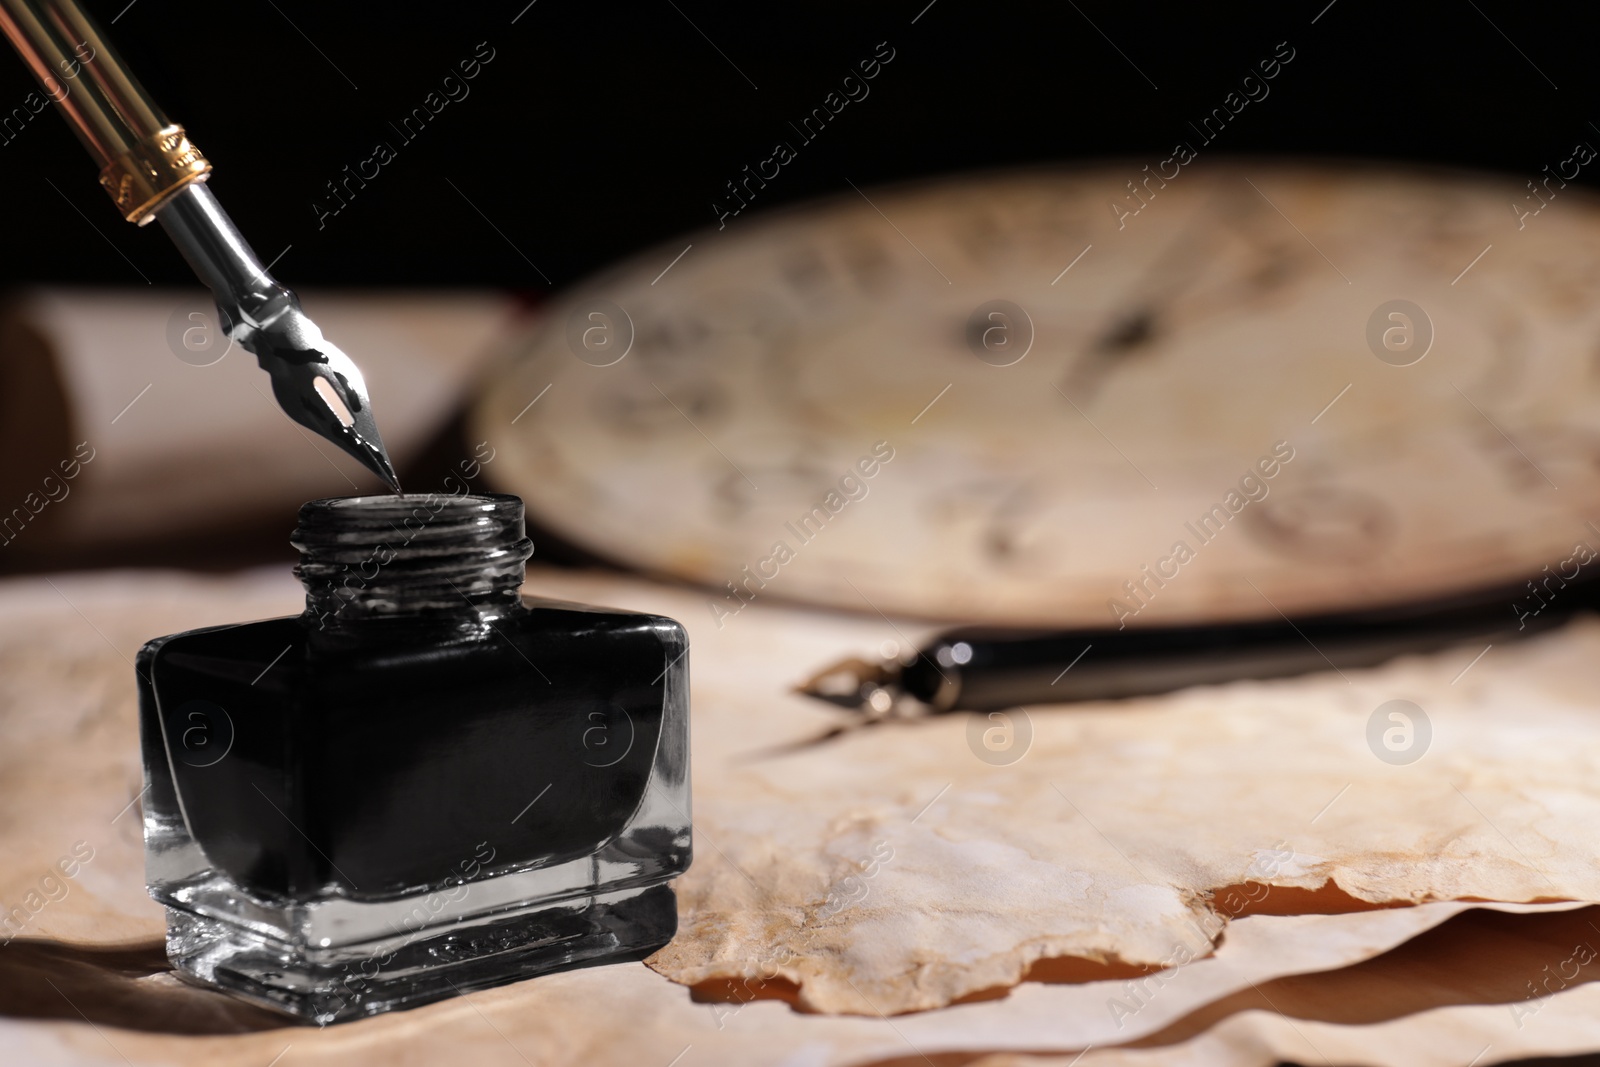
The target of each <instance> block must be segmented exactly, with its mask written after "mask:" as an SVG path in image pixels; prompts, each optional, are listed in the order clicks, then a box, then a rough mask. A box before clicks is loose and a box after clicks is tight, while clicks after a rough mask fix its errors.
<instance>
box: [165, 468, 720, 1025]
mask: <svg viewBox="0 0 1600 1067" xmlns="http://www.w3.org/2000/svg"><path fill="white" fill-rule="evenodd" d="M294 544H295V546H296V547H297V548H298V549H299V550H300V553H301V559H300V564H299V566H298V567H297V568H296V573H297V574H298V575H299V577H300V579H301V582H302V583H303V584H304V585H305V589H306V610H305V612H304V613H303V614H301V615H298V616H292V617H288V618H281V619H273V620H270V621H266V622H251V623H244V624H242V625H237V626H223V627H211V628H208V629H203V630H191V631H188V632H186V633H181V634H174V635H172V636H170V637H162V638H158V639H156V640H154V641H151V642H149V643H148V644H147V645H145V646H144V648H143V649H142V650H141V651H140V653H139V657H138V663H137V667H138V674H139V687H140V713H139V714H140V737H141V746H142V750H143V757H144V771H145V786H146V792H145V794H144V797H145V800H144V826H145V853H146V873H147V880H148V882H149V891H150V895H151V896H152V897H154V898H155V899H156V900H157V901H158V902H160V903H161V904H163V905H165V906H166V909H167V955H168V957H169V958H170V959H171V961H172V963H173V965H174V966H176V967H177V968H178V969H179V971H180V972H181V973H182V974H183V975H185V976H187V977H189V978H191V979H195V980H198V981H200V982H202V983H205V984H209V985H212V986H217V987H221V988H223V989H226V990H229V991H231V992H234V993H236V994H239V995H241V996H244V997H246V998H248V999H251V1000H254V1001H257V1002H259V1003H264V1004H267V1005H269V1006H273V1007H276V1008H279V1009H281V1010H284V1011H287V1012H289V1013H291V1014H293V1015H296V1016H299V1017H301V1018H302V1019H305V1020H307V1021H315V1022H319V1023H324V1022H331V1021H335V1020H339V1019H346V1018H354V1017H358V1016H362V1015H370V1014H374V1013H377V1012H381V1011H388V1010H391V1009H395V1008H405V1007H412V1006H415V1005H418V1004H423V1003H426V1002H428V1001H431V1000H437V999H439V998H441V997H446V996H451V995H453V994H455V993H458V992H467V991H470V990H472V989H480V988H484V987H486V986H490V985H497V984H500V983H503V982H508V981H514V980H516V979H519V978H523V977H527V976H530V975H534V974H538V973H541V972H544V971H549V970H552V969H556V968H559V967H563V966H567V965H571V964H576V963H580V962H586V961H602V960H620V959H639V958H642V957H643V956H645V955H647V954H648V953H650V952H651V951H653V950H655V949H657V948H659V947H661V946H662V945H664V944H666V943H667V942H668V941H669V940H671V938H672V935H673V934H674V933H675V932H676V929H677V911H676V905H675V900H674V895H673V891H672V887H671V886H670V885H668V884H667V883H668V881H669V880H670V879H672V878H673V877H675V876H676V875H679V874H681V873H683V872H684V871H685V870H686V869H687V868H688V866H689V862H690V856H691V845H690V820H689V750H688V740H689V738H688V714H689V707H688V693H689V689H688V638H687V637H686V635H685V633H684V630H683V627H682V626H680V625H679V624H678V623H677V622H674V621H673V620H671V619H668V618H664V617H661V616H657V615H648V614H639V613H634V612H626V611H618V610H611V609H604V608H594V607H586V606H584V605H580V604H570V603H565V602H560V601H554V600H539V599H530V600H528V601H526V602H524V601H523V600H522V599H521V598H520V597H519V595H518V588H519V587H520V585H521V584H522V577H523V565H524V563H525V562H526V560H527V558H528V556H529V555H530V554H531V553H532V551H533V546H532V543H531V542H530V541H529V540H528V539H527V537H526V536H525V534H524V528H523V509H522V501H521V500H520V499H518V498H517V497H513V496H501V495H481V496H464V495H454V494H438V495H426V496H425V495H407V496H384V497H376V496H374V497H351V498H344V499H331V500H317V501H313V502H311V503H309V504H306V505H305V506H304V507H303V508H301V510H300V519H299V526H298V528H297V530H296V531H295V536H294Z"/></svg>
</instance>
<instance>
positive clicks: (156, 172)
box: [100, 125, 211, 223]
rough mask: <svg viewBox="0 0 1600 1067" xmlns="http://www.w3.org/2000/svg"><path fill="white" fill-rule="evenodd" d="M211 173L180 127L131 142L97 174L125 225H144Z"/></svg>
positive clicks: (173, 127) (164, 128)
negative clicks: (170, 200) (169, 201)
mask: <svg viewBox="0 0 1600 1067" xmlns="http://www.w3.org/2000/svg"><path fill="white" fill-rule="evenodd" d="M209 173H211V164H210V162H208V161H207V160H206V157H205V156H203V155H201V154H200V149H198V148H196V147H195V146H194V143H193V142H192V141H190V140H189V137H188V135H187V134H185V133H184V132H183V127H182V126H178V125H171V126H164V127H162V128H161V129H159V130H157V131H156V132H155V133H153V134H149V135H148V136H146V137H144V138H142V139H141V140H139V141H137V142H135V143H134V144H133V145H132V146H131V147H130V148H129V149H128V150H127V151H126V152H124V153H122V154H121V155H120V156H118V157H117V158H115V159H113V160H112V161H111V162H109V163H107V164H106V165H105V166H104V167H103V168H102V169H101V171H100V185H101V186H102V187H103V188H104V189H105V191H106V192H107V193H109V194H110V195H111V199H112V200H113V201H115V202H116V205H117V210H118V211H120V212H122V217H123V218H125V219H127V220H128V221H129V222H140V223H142V222H144V221H145V219H146V218H147V217H148V216H149V214H150V213H151V212H152V211H154V210H155V209H156V208H158V207H160V206H161V205H162V204H163V203H165V202H166V200H167V198H168V197H170V196H171V195H172V194H173V193H176V192H177V191H178V190H180V189H182V188H183V187H184V186H186V185H188V184H189V183H190V182H192V181H198V180H201V179H203V178H205V176H206V175H207V174H209Z"/></svg>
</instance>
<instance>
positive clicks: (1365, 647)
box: [799, 578, 1600, 719]
mask: <svg viewBox="0 0 1600 1067" xmlns="http://www.w3.org/2000/svg"><path fill="white" fill-rule="evenodd" d="M1528 584H1529V585H1530V586H1531V585H1532V584H1533V583H1528ZM1545 592H1546V595H1547V596H1549V600H1548V601H1546V600H1543V599H1540V598H1538V597H1536V596H1535V595H1531V594H1530V593H1529V590H1528V588H1512V587H1509V586H1495V587H1489V588H1483V589H1477V590H1472V591H1469V592H1464V593H1460V594H1455V595H1451V596H1448V597H1442V598H1439V599H1435V600H1429V601H1418V602H1414V603H1409V604H1403V605H1398V606H1390V607H1383V608H1375V609H1364V610H1360V611H1348V612H1339V613H1335V614H1324V615H1308V616H1304V617H1301V618H1298V619H1293V620H1291V619H1289V618H1287V617H1283V616H1280V617H1278V618H1276V619H1271V620H1265V621H1259V622H1241V623H1216V624H1210V625H1191V626H1142V627H1136V626H1130V627H1127V628H1126V629H1121V630H1115V629H1110V628H1107V629H1104V630H1014V629H1003V628H997V627H970V628H965V629H957V630H951V631H948V632H946V633H943V634H940V635H939V636H938V637H936V638H934V639H933V640H932V641H930V642H929V643H928V644H927V645H925V646H924V647H923V648H922V649H921V650H920V651H918V652H916V653H914V654H912V655H910V656H907V657H906V658H905V659H903V660H884V661H881V662H876V663H873V662H869V661H867V660H862V659H847V660H844V661H842V662H840V663H837V664H835V665H833V666H831V667H828V668H826V669H825V670H823V671H821V672H819V673H818V674H816V675H814V676H813V677H812V678H811V679H809V680H808V681H806V682H805V683H804V684H802V685H801V686H799V692H801V693H804V694H806V695H808V696H813V697H816V698H818V699H819V700H826V701H828V702H829V703H833V704H838V705H841V706H843V707H847V708H851V709H853V710H857V711H860V712H862V713H863V714H865V715H867V716H869V717H872V718H880V719H881V718H902V717H915V716H920V715H936V714H941V713H944V712H954V711H996V710H999V709H1002V708H1011V707H1018V706H1020V705H1024V704H1053V703H1062V702H1067V701H1080V700H1113V699H1117V698H1121V697H1134V696H1147V695H1150V694H1154V693H1167V692H1171V691H1173V690H1176V689H1183V688H1185V687H1187V686H1191V685H1215V684H1218V683H1222V682H1231V681H1236V680H1239V679H1244V678H1285V677H1290V676H1293V675H1299V674H1309V673H1312V672H1314V671H1338V672H1341V673H1342V672H1343V670H1344V669H1346V668H1350V669H1354V668H1358V667H1372V666H1376V665H1378V664H1380V663H1384V662H1386V661H1388V660H1390V659H1393V658H1394V657H1396V656H1400V655H1404V654H1407V653H1419V652H1433V651H1436V650H1439V649H1443V648H1447V647H1450V646H1452V645H1464V646H1465V651H1466V652H1468V653H1471V654H1477V653H1478V652H1479V649H1477V648H1474V647H1473V646H1474V645H1475V644H1477V643H1478V642H1483V643H1485V644H1488V645H1492V644H1495V643H1498V642H1502V641H1509V640H1512V639H1516V638H1521V637H1526V636H1529V635H1531V634H1534V633H1538V632H1540V631H1543V630H1547V629H1550V628H1552V627H1554V626H1558V625H1560V624H1561V623H1564V622H1566V621H1567V620H1568V619H1570V618H1571V617H1572V616H1573V614H1575V613H1576V612H1578V611H1580V610H1585V609H1592V608H1594V607H1595V606H1596V604H1597V602H1600V579H1593V578H1587V579H1582V580H1577V581H1569V582H1563V583H1562V586H1561V588H1559V589H1557V590H1551V589H1550V588H1549V584H1548V583H1546V585H1545ZM1534 609H1537V610H1534ZM1468 658H1470V656H1469V657H1468ZM1474 662H1476V661H1474ZM1463 663H1464V664H1465V663H1466V659H1463ZM1469 666H1470V665H1469Z"/></svg>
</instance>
